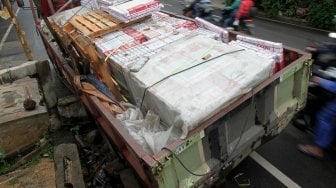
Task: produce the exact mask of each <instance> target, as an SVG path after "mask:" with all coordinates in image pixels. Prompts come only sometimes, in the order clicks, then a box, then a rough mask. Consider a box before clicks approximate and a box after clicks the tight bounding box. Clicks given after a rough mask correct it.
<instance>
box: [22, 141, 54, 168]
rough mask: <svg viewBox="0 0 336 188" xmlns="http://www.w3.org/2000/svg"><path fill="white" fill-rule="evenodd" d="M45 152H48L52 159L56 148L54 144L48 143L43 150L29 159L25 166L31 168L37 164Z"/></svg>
mask: <svg viewBox="0 0 336 188" xmlns="http://www.w3.org/2000/svg"><path fill="white" fill-rule="evenodd" d="M45 154H47V155H48V157H49V158H50V159H52V158H53V156H54V149H53V146H52V145H51V144H50V143H48V145H47V146H46V147H44V148H42V150H41V151H40V152H39V153H38V154H36V155H35V156H34V157H33V158H32V159H31V160H30V161H28V162H27V163H26V164H24V165H23V167H24V168H29V167H31V166H33V165H36V164H37V163H39V162H40V160H41V158H42V157H43V156H44V155H45Z"/></svg>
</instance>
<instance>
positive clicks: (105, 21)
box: [88, 12, 118, 26]
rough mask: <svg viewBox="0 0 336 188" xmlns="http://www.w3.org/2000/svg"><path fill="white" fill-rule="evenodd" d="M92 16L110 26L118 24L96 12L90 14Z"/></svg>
mask: <svg viewBox="0 0 336 188" xmlns="http://www.w3.org/2000/svg"><path fill="white" fill-rule="evenodd" d="M88 14H89V15H90V16H92V17H94V18H96V19H98V20H101V22H104V24H106V25H108V26H113V25H116V24H118V23H115V22H113V21H112V20H110V19H108V17H104V16H101V15H99V14H97V13H95V12H90V13H88Z"/></svg>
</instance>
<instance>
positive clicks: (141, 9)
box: [101, 0, 161, 22]
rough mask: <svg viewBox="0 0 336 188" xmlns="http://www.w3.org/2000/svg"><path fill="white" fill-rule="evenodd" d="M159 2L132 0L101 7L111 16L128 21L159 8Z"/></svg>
mask: <svg viewBox="0 0 336 188" xmlns="http://www.w3.org/2000/svg"><path fill="white" fill-rule="evenodd" d="M160 6H161V5H160V2H159V1H155V0H132V1H128V2H126V3H123V4H120V5H116V6H115V5H112V6H108V7H101V8H102V9H103V10H104V11H106V12H108V13H110V14H111V15H112V16H113V17H116V18H118V19H119V20H121V21H123V22H129V21H132V20H135V19H138V18H141V17H144V16H147V15H150V14H151V13H153V12H156V11H159V10H160Z"/></svg>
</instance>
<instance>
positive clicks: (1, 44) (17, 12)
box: [0, 8, 20, 51]
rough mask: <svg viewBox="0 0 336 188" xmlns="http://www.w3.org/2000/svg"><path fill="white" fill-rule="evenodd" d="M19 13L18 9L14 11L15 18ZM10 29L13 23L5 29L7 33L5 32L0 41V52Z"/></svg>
mask: <svg viewBox="0 0 336 188" xmlns="http://www.w3.org/2000/svg"><path fill="white" fill-rule="evenodd" d="M19 11H20V8H18V9H17V10H16V13H15V16H17V15H18V14H19ZM12 28H13V22H12V23H11V24H10V25H9V27H8V28H7V31H6V33H5V35H4V36H3V37H2V39H1V42H0V51H1V50H2V48H3V46H4V44H5V42H6V40H7V38H8V35H9V33H10V31H11V30H12Z"/></svg>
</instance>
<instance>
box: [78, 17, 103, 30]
mask: <svg viewBox="0 0 336 188" xmlns="http://www.w3.org/2000/svg"><path fill="white" fill-rule="evenodd" d="M74 19H75V20H77V21H78V22H80V23H81V24H82V25H84V26H85V27H87V28H88V29H90V30H91V31H93V32H96V31H99V30H100V28H99V27H97V26H96V25H95V24H93V23H91V22H90V21H89V20H87V19H85V18H84V17H82V16H76V17H75V18H74Z"/></svg>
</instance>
